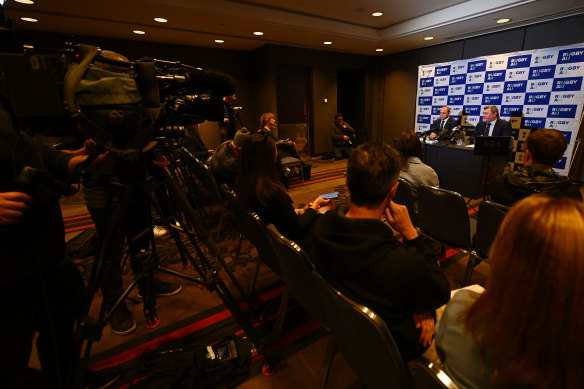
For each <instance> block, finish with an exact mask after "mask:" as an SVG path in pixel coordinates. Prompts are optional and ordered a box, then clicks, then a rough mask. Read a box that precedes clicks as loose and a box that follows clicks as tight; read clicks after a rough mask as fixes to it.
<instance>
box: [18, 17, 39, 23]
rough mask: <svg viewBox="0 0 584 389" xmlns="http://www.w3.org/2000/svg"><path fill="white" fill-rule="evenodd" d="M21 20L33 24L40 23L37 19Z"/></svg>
mask: <svg viewBox="0 0 584 389" xmlns="http://www.w3.org/2000/svg"><path fill="white" fill-rule="evenodd" d="M20 20H23V21H25V22H31V23H36V22H38V19H35V18H20Z"/></svg>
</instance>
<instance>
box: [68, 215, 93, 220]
mask: <svg viewBox="0 0 584 389" xmlns="http://www.w3.org/2000/svg"><path fill="white" fill-rule="evenodd" d="M89 217H91V215H90V214H85V215H79V216H69V217H64V218H63V220H64V221H69V220H74V219H81V218H89Z"/></svg>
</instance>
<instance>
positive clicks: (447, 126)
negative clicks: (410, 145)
mask: <svg viewBox="0 0 584 389" xmlns="http://www.w3.org/2000/svg"><path fill="white" fill-rule="evenodd" d="M456 125H457V123H456V119H454V118H451V117H450V108H448V107H442V108H440V118H439V119H436V120H434V123H432V132H431V133H430V139H431V140H432V139H447V138H449V137H450V135H451V132H452V130H453V129H454V128H455V127H456Z"/></svg>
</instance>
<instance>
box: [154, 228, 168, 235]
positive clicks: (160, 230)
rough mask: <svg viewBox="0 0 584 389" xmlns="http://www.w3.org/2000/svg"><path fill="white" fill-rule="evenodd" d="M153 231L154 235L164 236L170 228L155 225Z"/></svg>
mask: <svg viewBox="0 0 584 389" xmlns="http://www.w3.org/2000/svg"><path fill="white" fill-rule="evenodd" d="M152 231H153V232H154V236H164V235H166V234H168V230H167V229H166V228H164V227H162V226H154V228H153V229H152Z"/></svg>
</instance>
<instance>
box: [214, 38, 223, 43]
mask: <svg viewBox="0 0 584 389" xmlns="http://www.w3.org/2000/svg"><path fill="white" fill-rule="evenodd" d="M215 43H225V41H224V40H223V39H215Z"/></svg>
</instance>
